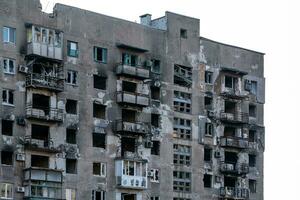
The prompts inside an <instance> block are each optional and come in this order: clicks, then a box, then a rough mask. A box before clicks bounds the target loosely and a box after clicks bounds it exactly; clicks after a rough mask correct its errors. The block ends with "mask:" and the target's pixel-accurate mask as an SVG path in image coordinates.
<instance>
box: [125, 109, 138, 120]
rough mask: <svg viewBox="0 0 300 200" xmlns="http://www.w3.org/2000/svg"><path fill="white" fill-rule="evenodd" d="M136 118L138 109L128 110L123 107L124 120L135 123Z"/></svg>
mask: <svg viewBox="0 0 300 200" xmlns="http://www.w3.org/2000/svg"><path fill="white" fill-rule="evenodd" d="M135 118H136V111H134V110H127V109H122V120H123V121H124V122H131V123H135V122H136V121H135Z"/></svg>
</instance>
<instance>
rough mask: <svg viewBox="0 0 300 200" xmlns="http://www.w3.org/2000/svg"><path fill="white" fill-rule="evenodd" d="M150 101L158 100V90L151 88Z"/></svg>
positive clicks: (157, 88)
mask: <svg viewBox="0 0 300 200" xmlns="http://www.w3.org/2000/svg"><path fill="white" fill-rule="evenodd" d="M151 99H154V100H160V88H159V87H154V86H151Z"/></svg>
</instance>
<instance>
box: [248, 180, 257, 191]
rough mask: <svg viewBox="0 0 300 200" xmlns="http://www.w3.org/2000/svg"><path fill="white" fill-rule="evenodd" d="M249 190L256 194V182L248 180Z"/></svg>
mask: <svg viewBox="0 0 300 200" xmlns="http://www.w3.org/2000/svg"><path fill="white" fill-rule="evenodd" d="M249 189H250V192H251V193H256V180H253V179H249Z"/></svg>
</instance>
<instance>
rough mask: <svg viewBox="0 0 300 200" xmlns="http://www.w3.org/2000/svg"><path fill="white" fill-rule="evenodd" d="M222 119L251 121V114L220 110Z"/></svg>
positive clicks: (238, 121)
mask: <svg viewBox="0 0 300 200" xmlns="http://www.w3.org/2000/svg"><path fill="white" fill-rule="evenodd" d="M220 119H221V120H222V121H226V122H231V123H246V124H247V123H249V114H248V113H244V112H238V111H236V112H233V113H227V112H225V111H221V112H220Z"/></svg>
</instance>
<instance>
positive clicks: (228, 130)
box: [223, 126, 236, 137]
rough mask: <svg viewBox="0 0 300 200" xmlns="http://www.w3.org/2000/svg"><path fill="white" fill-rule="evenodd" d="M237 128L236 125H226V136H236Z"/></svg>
mask: <svg viewBox="0 0 300 200" xmlns="http://www.w3.org/2000/svg"><path fill="white" fill-rule="evenodd" d="M235 132H236V129H235V128H234V127H230V126H225V127H224V134H223V135H224V136H225V137H235Z"/></svg>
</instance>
